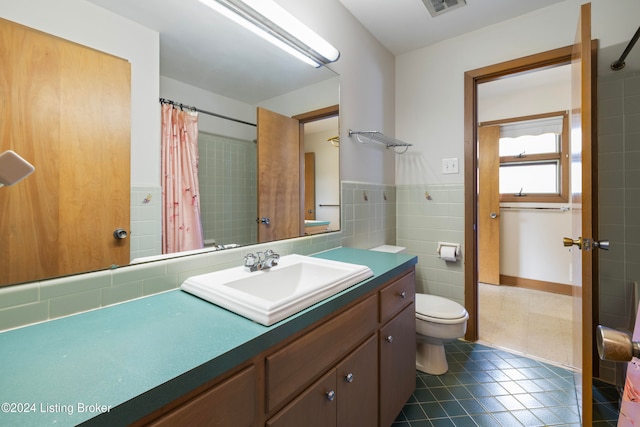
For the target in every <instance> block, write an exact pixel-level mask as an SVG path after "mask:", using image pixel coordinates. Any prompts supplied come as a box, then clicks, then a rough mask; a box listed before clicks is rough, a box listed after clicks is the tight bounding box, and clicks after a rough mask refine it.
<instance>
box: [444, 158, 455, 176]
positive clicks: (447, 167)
mask: <svg viewBox="0 0 640 427" xmlns="http://www.w3.org/2000/svg"><path fill="white" fill-rule="evenodd" d="M442 173H443V174H447V173H459V170H458V158H457V157H452V158H450V159H442Z"/></svg>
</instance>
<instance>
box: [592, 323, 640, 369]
mask: <svg viewBox="0 0 640 427" xmlns="http://www.w3.org/2000/svg"><path fill="white" fill-rule="evenodd" d="M596 344H597V345H598V355H599V356H600V359H602V360H610V361H612V362H628V361H630V360H631V358H633V357H640V342H634V341H632V340H631V336H630V335H629V334H627V333H625V332H622V331H618V330H616V329H611V328H607V327H606V326H602V325H598V328H597V330H596Z"/></svg>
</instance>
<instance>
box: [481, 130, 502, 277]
mask: <svg viewBox="0 0 640 427" xmlns="http://www.w3.org/2000/svg"><path fill="white" fill-rule="evenodd" d="M499 142H500V126H499V125H494V126H479V127H478V144H479V147H478V152H479V156H478V173H479V176H478V280H479V281H480V282H481V283H489V284H492V285H499V284H500V187H499V185H500V178H499V173H500V154H499V150H498V144H499Z"/></svg>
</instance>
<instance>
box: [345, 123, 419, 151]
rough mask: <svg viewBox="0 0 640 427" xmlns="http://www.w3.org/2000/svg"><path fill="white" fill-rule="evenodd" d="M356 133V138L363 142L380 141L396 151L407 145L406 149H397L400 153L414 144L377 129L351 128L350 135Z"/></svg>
mask: <svg viewBox="0 0 640 427" xmlns="http://www.w3.org/2000/svg"><path fill="white" fill-rule="evenodd" d="M354 135H355V138H356V140H357V141H358V142H359V143H361V144H367V143H369V142H371V141H374V142H378V143H380V144H384V145H386V146H387V148H390V147H391V148H393V149H394V151H396V150H395V148H396V147H405V149H404V151H396V153H398V154H402V153H405V152H406V151H407V150H408V149H409V147H411V146H412V145H413V144H409V143H406V142H404V141H400V140H399V139H395V138H391V137H390V136H387V135H385V134H383V133H382V132H378V131H377V130H351V129H349V136H350V137H353V136H354Z"/></svg>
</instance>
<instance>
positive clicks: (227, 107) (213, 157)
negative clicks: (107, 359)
mask: <svg viewBox="0 0 640 427" xmlns="http://www.w3.org/2000/svg"><path fill="white" fill-rule="evenodd" d="M87 2H88V3H92V4H94V5H96V6H98V7H101V8H104V9H106V10H108V11H110V12H113V13H115V14H117V15H119V16H121V17H124V18H126V19H129V20H131V21H134V22H136V23H138V24H140V25H142V26H144V27H147V28H150V29H152V30H155V31H157V32H158V33H159V34H160V80H159V81H160V91H159V98H165V99H169V100H172V101H174V102H175V103H178V104H180V103H182V104H184V105H189V106H193V107H197V108H199V109H201V110H204V111H205V112H200V113H199V137H198V141H199V156H200V171H199V177H200V183H201V193H202V203H201V206H202V222H203V229H204V234H205V243H206V245H208V247H205V248H204V249H203V250H219V249H221V248H224V247H235V246H236V245H239V246H246V245H250V244H254V243H258V242H260V241H270V240H279V239H280V238H281V237H279V236H277V235H276V236H266V237H261V236H260V235H259V234H260V233H259V231H260V229H259V224H258V223H257V222H256V219H257V218H259V217H260V216H261V214H260V212H259V207H258V194H259V193H260V189H259V188H260V183H259V173H258V168H259V161H260V160H259V158H258V157H259V156H258V154H257V153H258V146H259V145H260V144H261V143H262V142H263V141H262V140H261V139H260V138H259V136H258V135H259V129H258V126H257V125H258V114H257V110H258V108H263V109H266V110H269V111H272V112H275V113H277V114H279V115H283V116H286V117H295V118H297V119H298V120H299V123H300V125H299V126H300V134H301V135H302V137H301V141H303V144H304V145H303V146H302V148H301V151H300V153H301V163H302V164H306V166H305V167H304V170H305V171H306V173H307V174H306V176H303V177H301V178H300V179H301V188H305V187H307V190H304V193H301V203H302V201H305V202H306V205H302V204H301V206H300V208H299V209H300V212H301V213H302V216H303V217H305V219H307V221H306V224H307V227H305V222H304V221H303V223H302V225H301V227H300V232H299V233H297V234H296V235H288V236H283V237H282V238H291V237H298V236H302V235H305V234H314V233H318V232H331V231H337V230H339V228H340V190H339V151H340V150H339V138H338V135H339V120H338V113H339V107H338V106H339V76H338V75H337V74H336V73H335V72H333V71H332V70H331V69H329V68H327V67H321V68H313V67H311V66H309V65H308V64H305V63H302V62H300V61H299V60H297V59H295V58H293V57H291V56H290V55H288V54H287V53H285V52H283V51H281V50H279V49H277V48H276V47H274V46H272V45H270V44H269V43H267V42H265V41H264V40H262V39H260V38H259V37H258V36H256V35H254V34H253V33H250V32H249V31H247V30H246V29H244V28H242V27H240V26H238V25H237V24H235V23H232V22H231V21H229V20H227V19H226V18H224V17H222V16H220V15H218V14H217V13H216V12H214V11H212V10H210V9H209V8H207V7H206V6H204V5H203V4H202V3H201V2H200V1H198V0H184V1H181V2H176V1H175V0H136V1H135V2H131V1H130V0H87ZM120 36H122V35H120ZM125 59H126V58H125ZM132 66H134V67H135V64H133V65H132ZM131 84H132V90H133V87H134V86H135V84H136V82H135V80H134V81H132V82H131ZM158 101H159V100H158ZM157 106H158V115H159V114H160V103H159V102H158V104H157ZM207 112H213V113H215V114H216V115H221V116H225V117H227V118H231V119H239V120H229V119H227V118H220V117H217V116H216V115H210V114H207ZM131 125H132V126H136V123H131ZM274 138H276V139H277V138H278V136H277V134H276V136H275V137H274ZM158 149H159V142H158ZM304 158H306V161H305V160H304ZM270 161H271V162H277V160H273V159H272V160H270ZM305 162H306V163H305ZM130 167H131V170H132V171H133V170H134V168H143V167H146V165H144V164H140V163H134V162H132V163H131V165H130ZM154 167H155V166H154ZM38 172H39V171H38V168H37V167H36V173H38ZM120 172H122V173H124V171H119V172H118V173H120ZM131 176H132V177H135V173H132V174H131ZM313 181H315V184H311V183H312V182H313ZM159 182H160V181H159V179H158V186H159ZM131 185H132V186H135V185H136V182H135V179H132V182H131ZM277 190H278V189H277V188H276V190H275V192H276V193H277ZM301 191H302V190H301ZM263 198H264V197H263ZM138 202H140V200H133V199H132V200H131V201H130V203H131V205H132V206H133V204H135V203H138ZM274 203H275V202H274ZM276 205H277V203H276ZM159 215H160V214H159ZM273 215H274V216H273V217H272V218H270V220H271V221H272V222H274V221H275V222H277V221H278V217H277V216H278V212H277V209H276V212H275V213H274V214H273ZM86 219H87V220H88V221H91V219H89V218H86ZM94 221H95V219H94ZM132 221H134V218H132ZM158 230H159V227H158ZM132 231H135V230H133V226H132ZM132 237H135V236H132ZM156 237H157V238H156V240H157V241H160V236H156ZM181 255H185V253H175V254H168V255H167V254H162V253H161V248H160V247H157V246H154V247H153V248H152V249H150V250H148V251H146V252H145V251H141V252H137V253H136V252H135V249H133V248H132V250H131V257H130V261H132V260H134V261H136V262H148V261H154V260H156V259H157V258H165V257H167V256H181ZM121 265H122V264H121ZM121 265H119V266H121ZM110 266H111V263H107V264H105V265H104V266H102V267H100V268H109V267H110ZM95 269H96V268H90V269H88V270H86V269H85V270H83V269H81V268H80V269H78V270H77V271H72V272H69V274H77V273H83V272H86V271H91V270H95ZM55 276H56V275H53V277H55ZM46 278H48V277H39V278H38V279H36V280H41V279H46ZM25 281H26V280H25ZM29 281H32V280H29ZM22 282H23V281H18V283H22ZM7 284H12V283H6V282H5V283H1V284H0V285H7Z"/></svg>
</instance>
